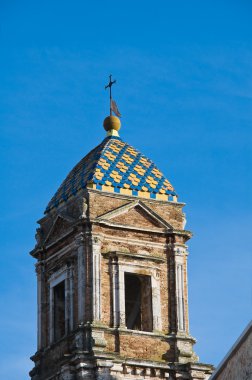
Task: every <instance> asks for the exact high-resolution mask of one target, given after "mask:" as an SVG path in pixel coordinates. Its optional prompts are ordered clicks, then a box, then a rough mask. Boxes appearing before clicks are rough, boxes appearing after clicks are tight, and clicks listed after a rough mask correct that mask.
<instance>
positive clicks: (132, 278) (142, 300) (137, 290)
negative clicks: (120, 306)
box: [125, 273, 153, 331]
mask: <svg viewBox="0 0 252 380" xmlns="http://www.w3.org/2000/svg"><path fill="white" fill-rule="evenodd" d="M151 293H152V292H151V277H150V276H145V275H135V274H131V273H125V320H126V321H125V322H126V326H127V328H128V329H130V330H140V331H152V329H153V317H152V294H151Z"/></svg>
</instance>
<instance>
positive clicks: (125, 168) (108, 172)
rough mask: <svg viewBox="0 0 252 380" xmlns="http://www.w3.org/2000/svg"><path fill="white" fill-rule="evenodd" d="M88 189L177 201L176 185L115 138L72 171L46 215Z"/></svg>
mask: <svg viewBox="0 0 252 380" xmlns="http://www.w3.org/2000/svg"><path fill="white" fill-rule="evenodd" d="M84 188H92V189H96V190H101V191H108V192H113V193H119V194H124V195H125V194H126V195H133V196H137V197H144V198H152V199H159V200H164V201H168V200H169V201H173V200H176V199H177V196H176V193H175V191H174V189H173V186H172V185H171V184H170V182H169V181H168V180H167V179H166V178H165V177H164V176H163V174H162V173H161V172H160V171H159V170H158V168H157V167H156V166H155V165H154V163H153V162H152V161H151V160H150V159H148V158H147V157H145V156H144V155H143V154H142V153H140V152H139V151H138V150H136V149H135V148H133V147H132V146H130V145H129V144H127V143H125V142H124V141H122V139H121V138H120V137H115V136H109V137H106V138H105V139H104V140H103V141H102V143H101V144H100V145H98V146H97V147H96V148H94V149H93V150H92V151H91V152H90V153H88V154H87V155H86V156H85V157H84V158H83V159H82V160H81V161H80V162H79V163H78V164H77V165H76V166H75V167H74V168H73V169H72V170H71V172H70V173H69V174H68V176H67V177H66V179H65V180H64V181H63V183H62V184H61V186H60V187H59V189H58V191H57V192H56V193H55V195H54V196H53V197H52V199H51V201H50V202H49V204H48V206H47V208H46V211H45V212H49V211H50V210H51V209H52V208H54V207H57V206H58V205H59V204H60V202H63V201H66V200H67V199H68V198H69V197H70V196H73V195H76V194H77V193H78V191H79V190H80V189H84Z"/></svg>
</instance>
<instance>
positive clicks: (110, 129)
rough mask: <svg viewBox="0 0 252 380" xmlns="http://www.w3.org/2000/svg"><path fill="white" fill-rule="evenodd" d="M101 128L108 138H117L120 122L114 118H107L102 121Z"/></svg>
mask: <svg viewBox="0 0 252 380" xmlns="http://www.w3.org/2000/svg"><path fill="white" fill-rule="evenodd" d="M103 127H104V129H105V131H107V135H108V136H119V135H118V131H119V129H120V128H121V121H120V119H119V118H118V117H116V116H112V115H111V116H107V117H106V118H105V119H104V121H103Z"/></svg>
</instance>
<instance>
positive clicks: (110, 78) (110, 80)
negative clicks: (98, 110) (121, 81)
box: [105, 75, 116, 116]
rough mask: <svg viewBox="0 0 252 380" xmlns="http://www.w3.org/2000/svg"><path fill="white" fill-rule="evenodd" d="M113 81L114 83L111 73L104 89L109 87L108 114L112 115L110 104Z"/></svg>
mask: <svg viewBox="0 0 252 380" xmlns="http://www.w3.org/2000/svg"><path fill="white" fill-rule="evenodd" d="M114 83H116V80H113V81H112V75H110V76H109V84H108V85H107V86H105V90H107V88H109V109H110V116H111V115H112V104H111V101H112V86H113V84H114Z"/></svg>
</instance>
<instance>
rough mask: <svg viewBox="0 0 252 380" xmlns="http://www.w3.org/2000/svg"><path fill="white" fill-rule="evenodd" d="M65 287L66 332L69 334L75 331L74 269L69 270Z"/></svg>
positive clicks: (69, 268)
mask: <svg viewBox="0 0 252 380" xmlns="http://www.w3.org/2000/svg"><path fill="white" fill-rule="evenodd" d="M65 286H66V288H65V295H66V297H65V298H66V332H69V330H70V331H71V330H72V329H73V269H72V267H71V266H69V267H68V268H67V274H66V280H65Z"/></svg>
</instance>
